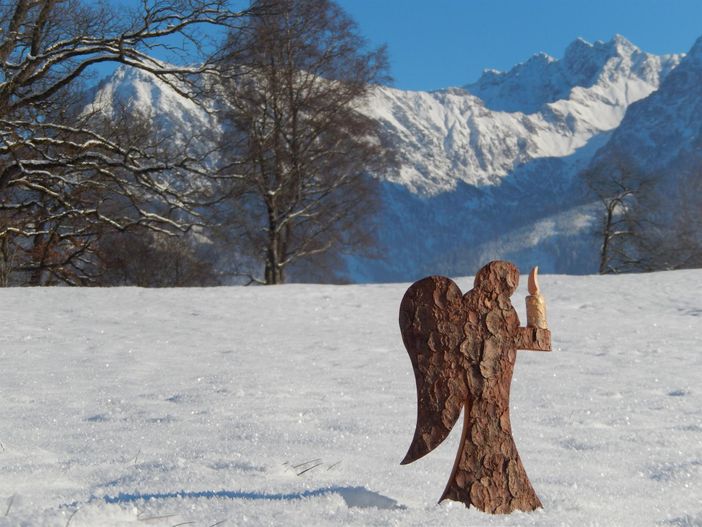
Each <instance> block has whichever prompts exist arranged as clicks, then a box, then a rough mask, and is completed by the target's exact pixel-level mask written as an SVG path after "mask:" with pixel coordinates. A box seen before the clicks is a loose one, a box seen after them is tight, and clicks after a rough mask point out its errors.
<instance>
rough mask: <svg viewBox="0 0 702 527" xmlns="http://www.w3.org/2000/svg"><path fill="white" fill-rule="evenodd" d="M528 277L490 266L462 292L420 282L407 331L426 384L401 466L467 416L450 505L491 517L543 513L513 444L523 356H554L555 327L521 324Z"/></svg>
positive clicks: (404, 321)
mask: <svg viewBox="0 0 702 527" xmlns="http://www.w3.org/2000/svg"><path fill="white" fill-rule="evenodd" d="M518 282H519V271H518V270H517V268H516V267H515V266H514V265H513V264H511V263H509V262H502V261H495V262H490V263H489V264H488V265H486V266H485V267H483V268H482V269H481V270H480V271H479V272H478V274H477V275H476V277H475V284H474V288H473V289H472V290H471V291H469V292H468V293H466V294H465V295H463V294H462V293H461V291H460V289H459V288H458V286H457V285H456V284H455V283H454V282H453V281H451V280H450V279H449V278H446V277H442V276H430V277H428V278H424V279H422V280H420V281H418V282H416V283H414V284H413V285H412V286H411V287H410V288H409V289H408V290H407V292H406V293H405V296H404V298H403V299H402V303H401V305H400V329H401V331H402V339H403V341H404V344H405V347H406V348H407V351H408V353H409V356H410V359H411V361H412V367H413V369H414V375H415V381H416V384H417V425H416V429H415V434H414V438H413V440H412V444H411V445H410V448H409V450H408V452H407V455H406V456H405V458H404V459H403V461H402V463H403V464H406V463H410V462H412V461H415V460H416V459H419V458H420V457H422V456H424V455H425V454H427V453H428V452H430V451H431V450H433V449H434V448H436V447H437V446H438V445H439V444H440V443H441V442H442V441H443V440H444V439H445V438H446V437H447V436H448V434H449V432H450V431H451V429H452V428H453V426H454V424H455V423H456V421H457V420H458V416H459V414H460V412H461V409H463V410H464V425H463V436H462V440H461V444H460V447H459V450H458V454H457V457H456V462H455V464H454V468H453V471H452V473H451V477H450V478H449V482H448V484H447V486H446V489H445V490H444V493H443V494H442V496H441V499H440V501H441V500H444V499H451V500H455V501H462V502H463V503H465V504H466V506H471V505H473V506H475V507H477V508H478V509H480V510H482V511H485V512H489V513H509V512H512V511H514V510H522V511H531V510H534V509H536V508H539V507H541V502H540V501H539V498H538V497H537V496H536V493H535V492H534V489H533V488H532V486H531V483H530V482H529V479H528V477H527V474H526V471H525V470H524V466H523V465H522V462H521V459H520V457H519V453H518V452H517V447H516V445H515V443H514V439H513V438H512V429H511V424H510V418H509V391H510V384H511V381H512V372H513V370H514V364H515V360H516V351H517V349H528V350H542V351H550V349H551V333H550V331H549V330H548V329H542V328H531V327H520V326H519V318H518V316H517V312H516V311H515V309H514V307H513V306H512V304H511V302H510V296H511V295H512V293H513V292H514V291H515V289H516V288H517V284H518Z"/></svg>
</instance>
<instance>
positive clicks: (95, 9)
mask: <svg viewBox="0 0 702 527" xmlns="http://www.w3.org/2000/svg"><path fill="white" fill-rule="evenodd" d="M0 21H1V22H0V285H8V284H12V283H23V284H32V285H44V284H53V283H65V284H138V285H211V284H215V283H219V282H221V280H222V277H223V274H222V272H221V271H222V269H226V271H227V272H228V273H230V274H231V275H238V276H245V277H246V280H248V281H255V282H261V283H267V284H274V283H281V282H283V281H284V280H285V279H286V278H288V277H289V276H292V277H295V276H296V275H295V272H297V273H299V274H300V273H303V272H305V273H306V274H307V275H308V276H311V275H312V274H311V269H322V270H323V269H325V268H326V269H327V270H328V271H329V272H330V273H331V275H332V276H333V274H334V272H335V271H336V270H338V269H339V268H340V267H339V263H340V260H341V259H342V258H343V254H344V252H345V251H349V250H361V249H363V248H365V249H366V250H368V249H369V248H371V247H372V220H371V218H372V214H373V211H374V208H375V196H376V194H377V193H376V191H375V189H374V185H375V183H374V181H375V180H374V179H373V178H372V177H371V175H372V174H373V173H375V172H377V171H379V170H382V169H383V167H385V166H387V164H388V163H390V162H391V157H390V155H389V154H388V152H389V149H388V148H387V147H386V145H383V144H382V141H381V139H380V136H379V134H378V131H377V129H376V125H375V124H374V123H373V122H372V121H371V120H369V119H367V118H365V117H364V116H363V115H362V113H361V112H360V111H359V108H360V105H361V104H363V102H364V99H365V97H366V95H367V94H368V90H369V89H370V86H371V84H372V83H375V82H379V81H381V80H383V79H384V78H385V74H386V71H387V60H386V55H385V50H384V49H382V48H380V49H368V48H367V46H366V43H365V42H364V41H363V39H361V38H360V37H359V35H358V32H357V28H356V27H355V25H354V23H353V21H352V20H350V19H349V17H348V16H347V15H346V14H345V13H344V12H343V11H342V10H341V9H340V8H339V7H338V6H337V5H336V4H334V3H333V2H331V1H330V0H259V1H255V2H252V3H251V4H250V5H249V6H248V7H247V8H246V9H233V8H232V6H231V5H230V2H228V1H226V0H172V1H163V0H144V1H143V2H140V3H139V4H138V5H135V6H134V7H133V8H132V10H125V9H120V10H119V12H115V11H114V9H110V6H109V4H106V3H94V2H88V1H83V0H64V1H61V0H43V1H37V0H14V1H10V2H3V3H1V4H0ZM212 35H215V36H217V35H222V36H223V37H224V38H223V39H221V41H220V42H214V41H213V39H212V38H211V36H212ZM176 37H177V38H176ZM176 41H177V42H178V44H177V45H174V44H173V42H176ZM182 43H186V44H187V53H186V54H185V56H180V57H178V56H177V53H178V48H179V47H181V46H182ZM164 50H166V51H168V52H169V53H170V56H172V57H175V60H173V61H169V62H165V61H164V60H160V59H159V58H157V55H158V54H159V53H161V54H162V53H163V52H164ZM183 53H185V52H183ZM159 56H161V55H159ZM104 62H113V63H119V64H123V65H125V66H128V67H132V68H138V69H140V70H142V71H145V72H148V73H149V74H151V75H154V76H155V77H156V78H158V79H159V81H161V82H162V83H165V84H167V85H168V86H169V87H170V88H171V89H173V90H175V91H176V92H178V93H179V94H181V95H182V96H185V97H188V98H191V99H192V100H195V101H197V102H202V101H203V100H204V97H203V96H205V95H206V96H208V97H209V98H210V99H211V98H213V96H214V98H216V99H218V100H219V101H221V102H222V104H220V105H219V106H218V108H211V107H208V108H206V109H207V111H209V112H216V115H215V117H216V118H217V120H218V122H220V123H221V125H222V126H223V128H224V130H225V133H224V134H223V135H222V141H221V144H219V145H218V148H217V149H216V150H215V151H214V152H206V153H198V154H194V151H193V150H192V149H186V151H185V152H183V151H179V148H177V147H174V145H173V144H169V143H168V141H167V139H166V138H164V136H163V134H162V133H159V131H158V130H154V129H153V123H152V121H151V120H149V119H147V118H144V116H141V115H139V114H138V113H135V112H128V111H125V113H124V114H123V115H122V116H121V117H120V118H118V119H117V120H115V119H114V118H112V117H107V116H105V115H103V114H101V113H100V112H99V111H95V112H92V111H88V110H87V109H86V108H87V107H86V100H85V93H86V85H87V81H86V80H85V78H86V74H89V73H90V71H91V67H92V66H94V65H97V64H100V63H104ZM182 64H188V65H182ZM192 64H195V65H192ZM181 150H182V149H181ZM222 259H225V260H228V264H227V265H226V266H222V265H221V264H220V263H218V260H220V261H221V260H222ZM319 276H320V277H321V276H322V275H321V274H320V275H319ZM329 277H330V274H329V273H327V274H326V278H329Z"/></svg>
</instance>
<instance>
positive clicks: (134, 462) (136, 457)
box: [132, 448, 141, 466]
mask: <svg viewBox="0 0 702 527" xmlns="http://www.w3.org/2000/svg"><path fill="white" fill-rule="evenodd" d="M139 454H141V448H140V449H139V450H138V452H137V453H136V456H134V461H133V463H132V464H133V465H135V466H136V464H137V459H139Z"/></svg>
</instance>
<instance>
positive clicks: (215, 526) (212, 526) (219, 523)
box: [210, 520, 227, 527]
mask: <svg viewBox="0 0 702 527" xmlns="http://www.w3.org/2000/svg"><path fill="white" fill-rule="evenodd" d="M226 521H227V520H222V521H220V522H217V523H213V524H212V525H210V527H217V526H218V525H222V524H223V523H224V522H226Z"/></svg>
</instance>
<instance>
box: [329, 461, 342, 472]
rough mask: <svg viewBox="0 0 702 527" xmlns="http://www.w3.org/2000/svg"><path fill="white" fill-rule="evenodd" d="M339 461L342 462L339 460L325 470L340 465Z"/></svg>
mask: <svg viewBox="0 0 702 527" xmlns="http://www.w3.org/2000/svg"><path fill="white" fill-rule="evenodd" d="M341 461H342V460H341V459H340V460H339V461H337V462H336V463H332V464H331V465H329V467H328V468H327V470H331V469H333V468H334V467H335V466H337V465H338V464H339V463H341Z"/></svg>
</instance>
